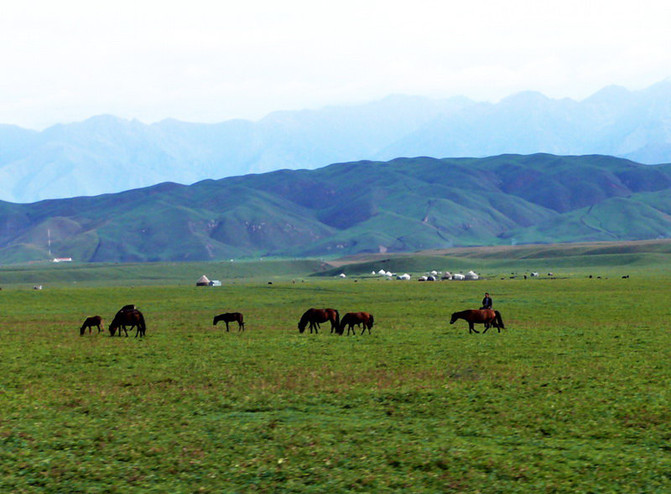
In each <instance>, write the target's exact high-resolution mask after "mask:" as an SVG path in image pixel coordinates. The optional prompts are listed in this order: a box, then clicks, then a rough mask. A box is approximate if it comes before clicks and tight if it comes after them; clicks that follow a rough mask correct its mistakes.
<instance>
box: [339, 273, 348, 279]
mask: <svg viewBox="0 0 671 494" xmlns="http://www.w3.org/2000/svg"><path fill="white" fill-rule="evenodd" d="M338 277H339V278H347V275H346V274H345V273H340V274H339V275H338Z"/></svg>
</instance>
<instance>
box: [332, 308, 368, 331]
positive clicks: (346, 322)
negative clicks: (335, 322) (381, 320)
mask: <svg viewBox="0 0 671 494" xmlns="http://www.w3.org/2000/svg"><path fill="white" fill-rule="evenodd" d="M374 322H375V319H374V318H373V314H369V313H368V312H348V313H347V314H345V315H344V316H343V318H342V320H341V321H340V328H339V329H338V334H343V332H344V331H345V326H347V335H349V332H350V330H351V331H352V333H354V334H355V335H356V330H355V329H354V326H355V325H357V326H361V325H362V324H363V329H362V330H361V334H364V333H365V332H366V329H367V330H368V334H371V333H370V329H371V328H372V327H373V323H374Z"/></svg>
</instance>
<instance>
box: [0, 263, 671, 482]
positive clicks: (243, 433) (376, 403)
mask: <svg viewBox="0 0 671 494" xmlns="http://www.w3.org/2000/svg"><path fill="white" fill-rule="evenodd" d="M657 261H658V260H657ZM657 261H656V262H657ZM479 262H480V261H479ZM482 262H484V261H482ZM628 267H629V268H631V265H629V266H628ZM488 269H490V270H491V272H490V273H489V279H486V280H480V281H477V282H435V283H417V282H413V281H411V282H398V281H384V280H378V279H372V278H371V279H367V278H357V279H356V281H355V280H354V279H351V278H349V279H345V280H335V279H321V278H308V277H305V278H301V279H298V278H297V281H295V282H292V281H291V279H290V278H289V277H287V278H285V279H277V280H275V281H274V282H273V284H272V285H270V284H268V283H267V282H266V281H261V280H260V279H259V280H254V281H243V280H241V279H228V280H226V279H224V280H223V281H224V286H222V287H220V288H196V287H194V286H191V283H189V284H188V285H187V284H181V285H180V284H177V283H166V284H160V283H154V284H147V285H144V286H141V285H134V286H107V285H99V286H96V285H95V283H90V284H77V285H74V284H67V283H59V284H55V285H54V286H46V287H45V289H44V290H41V291H36V290H32V289H29V288H26V287H25V286H24V285H22V284H21V283H18V282H16V283H14V284H10V285H9V286H7V285H5V286H4V289H3V290H2V291H0V343H1V344H0V359H1V361H2V369H3V372H2V374H1V376H0V460H1V461H0V491H3V492H236V491H237V492H247V491H258V492H344V491H361V492H385V491H412V492H506V493H507V492H646V493H647V492H669V491H670V490H671V432H670V430H669V427H668V424H669V421H670V419H671V411H670V410H671V408H670V406H669V405H670V404H671V403H670V402H671V390H670V389H669V384H668V383H669V382H671V365H669V362H670V361H671V333H670V332H669V330H668V326H669V324H668V321H669V309H668V293H669V288H670V284H671V275H669V273H668V266H667V265H666V264H664V263H660V264H658V269H654V265H652V264H651V265H648V267H647V269H645V270H643V271H642V274H639V271H635V272H632V271H629V272H628V274H630V275H631V277H630V278H629V279H622V278H621V276H620V275H621V274H622V273H623V271H622V269H623V268H622V266H617V265H611V266H608V267H599V268H593V269H594V270H593V274H594V276H593V277H592V278H591V279H590V278H588V277H587V275H586V271H585V270H584V266H583V267H580V266H579V267H578V268H576V269H573V268H571V269H569V268H568V267H560V269H558V270H555V275H556V276H555V277H554V279H550V278H548V277H545V278H542V279H528V280H524V279H522V277H516V278H515V279H510V277H509V276H504V274H506V275H507V274H509V272H510V269H511V267H510V266H506V272H505V273H504V271H503V267H500V269H501V271H495V268H494V267H493V265H489V268H488ZM198 274H201V273H198ZM1 275H2V273H0V276H1ZM502 278H503V279H502ZM485 290H486V291H489V292H490V293H491V294H492V295H493V297H494V303H495V307H496V308H497V309H498V310H500V311H501V313H502V315H503V318H504V321H505V323H506V329H505V330H504V331H503V332H502V333H500V334H498V333H492V332H491V331H490V332H488V333H487V334H478V335H469V334H468V330H467V328H466V326H465V324H464V323H463V322H457V323H456V324H455V325H453V326H450V325H449V323H448V322H449V315H450V313H451V312H453V311H455V310H461V309H464V308H470V307H474V306H476V305H477V304H478V302H479V301H480V299H481V298H482V293H483V292H484V291H485ZM127 303H135V304H137V305H138V307H139V308H140V309H141V310H142V311H143V312H144V314H145V317H146V319H147V324H148V329H147V337H146V338H145V339H143V340H142V339H135V338H111V337H109V336H107V334H101V335H96V334H93V335H88V334H87V335H85V336H83V337H80V336H79V331H78V327H79V325H80V324H81V322H82V320H83V319H84V317H85V316H88V315H93V314H95V313H98V314H101V315H102V316H103V317H105V318H106V319H107V320H108V321H109V319H110V317H111V316H112V315H113V314H114V312H115V311H116V310H117V309H118V308H119V307H121V306H122V305H124V304H127ZM310 306H317V307H318V306H330V307H335V308H337V309H339V310H340V311H341V313H342V312H348V311H354V310H367V311H370V312H372V313H373V314H374V315H375V317H376V325H375V327H374V328H373V334H371V335H368V334H366V335H364V336H361V335H357V336H355V337H352V336H350V337H346V336H345V337H338V336H334V335H331V334H330V333H329V331H328V329H327V328H326V327H323V328H322V331H321V332H320V333H319V334H318V335H310V334H302V335H301V334H299V333H298V331H297V329H296V323H297V321H298V318H299V317H300V315H301V313H302V312H303V310H305V309H306V308H307V307H310ZM229 310H239V311H241V312H243V313H244V314H245V318H246V321H247V331H245V332H244V333H238V332H237V331H231V332H230V333H226V332H225V331H224V330H222V328H221V327H216V328H213V327H212V326H211V320H212V317H213V315H215V314H217V313H220V312H224V311H229Z"/></svg>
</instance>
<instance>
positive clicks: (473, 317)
mask: <svg viewBox="0 0 671 494" xmlns="http://www.w3.org/2000/svg"><path fill="white" fill-rule="evenodd" d="M457 319H463V320H464V321H466V322H467V323H468V332H469V333H470V332H474V333H479V332H480V331H477V330H476V329H475V328H474V327H473V325H474V324H484V325H485V330H484V331H483V334H484V333H486V332H487V330H488V329H489V327H490V326H494V327H495V328H496V329H498V331H499V333H500V332H501V328H503V329H505V328H506V327H505V326H504V325H503V320H502V319H501V313H500V312H499V311H498V310H492V309H479V310H476V309H470V310H462V311H461V312H454V313H453V314H452V318H451V319H450V324H454V322H455V321H456V320H457Z"/></svg>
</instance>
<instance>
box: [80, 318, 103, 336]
mask: <svg viewBox="0 0 671 494" xmlns="http://www.w3.org/2000/svg"><path fill="white" fill-rule="evenodd" d="M93 326H95V327H97V328H98V334H100V331H102V330H104V329H105V328H104V327H103V318H102V317H100V316H91V317H87V318H86V319H85V320H84V324H82V327H81V329H80V330H79V336H82V335H83V334H84V333H85V332H86V328H89V334H91V328H92V327H93Z"/></svg>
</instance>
